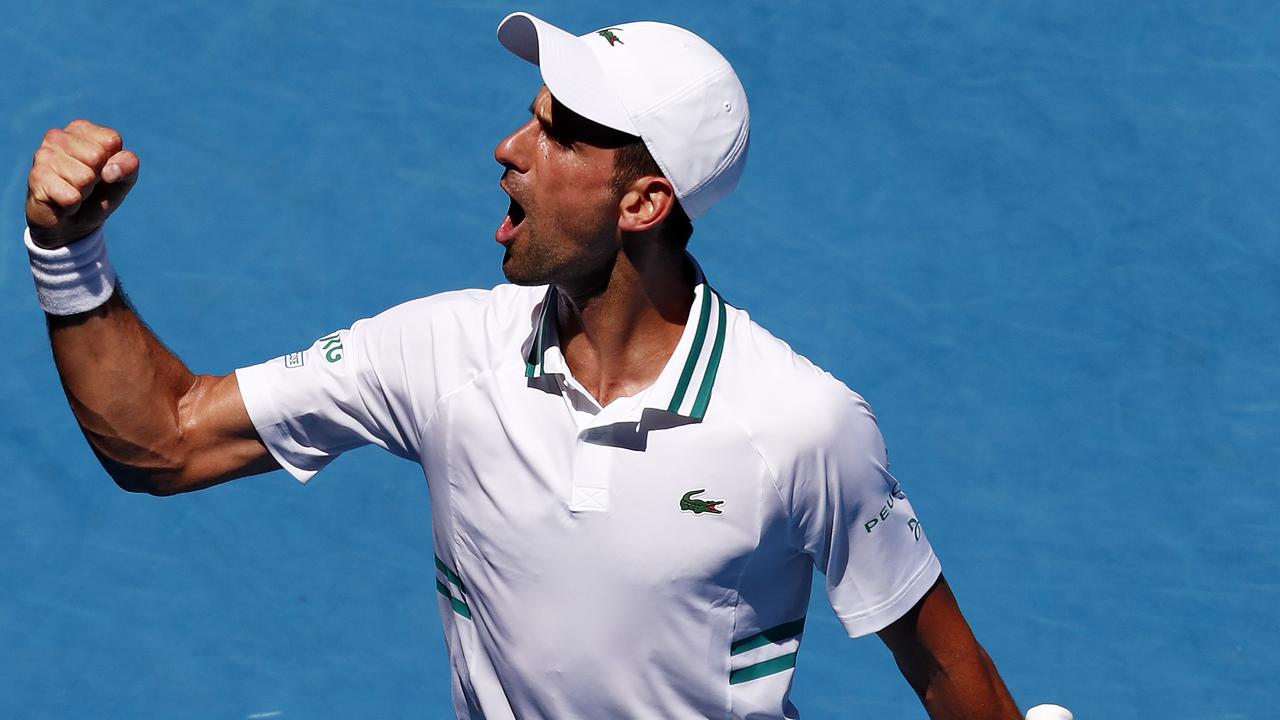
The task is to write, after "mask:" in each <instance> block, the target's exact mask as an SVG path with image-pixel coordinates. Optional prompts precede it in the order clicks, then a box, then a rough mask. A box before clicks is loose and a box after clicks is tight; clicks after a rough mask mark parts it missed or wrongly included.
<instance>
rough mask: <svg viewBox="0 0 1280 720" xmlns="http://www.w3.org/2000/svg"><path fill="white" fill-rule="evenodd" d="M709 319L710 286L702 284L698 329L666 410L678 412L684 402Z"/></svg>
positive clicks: (705, 336)
mask: <svg viewBox="0 0 1280 720" xmlns="http://www.w3.org/2000/svg"><path fill="white" fill-rule="evenodd" d="M710 320H711V286H710V285H705V284H704V285H703V286H702V309H701V310H699V311H698V330H697V332H695V333H694V334H693V345H692V346H691V347H690V348H689V357H688V359H686V360H685V361H684V370H683V371H682V372H681V373H680V382H679V384H677V385H676V392H675V394H674V395H672V396H671V404H670V405H668V406H667V412H673V413H678V412H680V404H681V403H683V402H684V394H685V392H686V391H688V389H689V381H690V380H692V379H693V371H694V370H696V369H697V367H698V356H699V355H701V354H702V345H703V343H705V342H706V341H707V323H708V322H710Z"/></svg>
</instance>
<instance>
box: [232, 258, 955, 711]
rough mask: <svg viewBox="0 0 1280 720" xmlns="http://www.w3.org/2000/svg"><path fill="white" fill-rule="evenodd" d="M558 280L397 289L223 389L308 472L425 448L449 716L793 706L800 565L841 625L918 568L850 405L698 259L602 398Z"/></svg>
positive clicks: (884, 606)
mask: <svg viewBox="0 0 1280 720" xmlns="http://www.w3.org/2000/svg"><path fill="white" fill-rule="evenodd" d="M554 303H555V298H554V291H553V290H550V289H548V288H546V287H541V288H525V287H515V286H508V285H504V286H499V287H497V288H494V289H493V290H490V291H479V290H469V291H461V292H454V293H445V294H441V295H436V296H432V297H428V298H423V299H420V300H415V301H412V302H409V303H405V304H404V305H400V306H398V307H395V308H392V309H391V310H388V311H386V312H384V313H382V314H380V315H378V316H376V317H374V318H371V319H368V320H361V321H359V322H357V323H355V324H354V325H353V326H352V327H351V328H350V329H349V330H342V331H339V332H337V333H334V334H330V335H327V336H325V337H324V338H322V339H321V341H318V342H317V343H316V344H315V345H313V346H312V347H311V348H309V349H308V350H306V351H303V353H302V355H301V361H299V359H298V356H297V355H296V354H294V355H291V356H290V357H292V358H293V359H292V360H291V361H286V358H284V357H282V358H277V359H275V360H271V361H268V362H266V363H263V364H261V365H256V366H253V367H249V368H242V369H240V370H238V371H237V376H238V379H239V382H240V389H241V393H242V395H243V397H244V401H245V405H246V407H247V408H248V411H249V415H250V417H251V418H252V419H253V422H254V425H255V426H256V427H257V429H258V431H259V433H260V434H261V435H262V438H263V441H264V442H265V443H266V445H267V447H268V448H269V449H270V451H271V453H272V454H273V455H274V456H275V457H276V459H277V460H279V461H280V464H281V465H282V466H283V467H284V468H285V469H286V470H288V471H289V472H290V473H291V474H292V475H294V476H295V477H296V478H298V479H299V480H302V481H304V482H305V481H306V480H307V479H309V478H310V477H311V476H312V475H314V474H315V472H317V471H318V470H320V469H321V468H323V467H324V466H325V465H326V464H327V463H328V462H329V461H331V460H332V459H333V458H334V457H336V456H337V455H339V454H340V453H342V452H343V451H345V450H347V449H350V448H353V447H357V446H360V445H363V444H367V443H373V444H376V445H379V446H381V447H383V448H386V449H388V450H390V451H392V452H394V453H396V454H398V455H401V456H403V457H407V458H411V459H413V460H416V461H418V462H420V463H421V465H422V467H423V470H424V472H425V475H426V478H427V483H428V487H429V491H430V495H431V512H432V528H433V536H434V540H435V547H436V556H437V557H436V587H437V590H439V599H440V612H441V618H442V620H443V623H444V628H445V637H446V641H447V644H448V647H449V654H450V660H451V665H452V669H453V700H454V707H455V711H456V712H457V714H458V716H459V717H470V718H514V717H520V718H569V717H592V718H596V717H601V718H602V717H619V718H621V717H662V718H706V717H747V716H750V717H761V718H764V717H777V718H781V717H792V716H793V715H794V712H795V709H794V707H793V706H792V705H791V703H790V700H789V699H788V693H789V691H790V687H791V677H792V673H793V671H794V668H795V664H796V658H797V655H798V651H799V646H800V642H801V639H802V636H803V629H804V617H805V613H806V609H807V605H808V597H809V583H810V579H811V577H812V570H813V568H814V567H815V566H816V567H817V568H818V569H819V570H820V571H822V572H823V573H824V574H825V577H826V588H827V595H828V597H829V599H830V601H831V604H832V607H833V608H834V609H835V611H836V614H837V616H838V617H839V618H840V620H841V622H842V623H843V624H844V626H845V629H846V630H847V631H848V633H849V634H850V635H851V636H857V635H863V634H867V633H871V632H875V631H877V630H879V629H881V628H883V627H884V626H886V625H888V624H889V623H891V622H893V621H894V620H896V619H897V618H898V617H901V615H902V614H903V613H905V612H906V611H907V610H909V609H910V608H911V607H912V606H913V605H914V604H915V603H916V602H917V601H918V600H919V599H920V598H921V597H922V596H923V595H924V593H925V592H926V591H927V590H928V589H929V588H930V587H931V586H932V585H933V583H934V582H935V581H936V579H937V577H938V575H939V573H940V567H939V565H938V561H937V559H936V558H935V556H934V554H933V552H932V550H931V548H930V546H929V543H928V540H927V539H926V538H925V536H924V534H923V532H922V531H921V530H920V523H919V521H918V519H917V518H916V516H915V514H914V512H913V510H912V509H911V506H910V503H909V502H908V501H907V499H906V495H905V494H904V493H903V492H902V489H901V487H900V486H899V485H898V483H897V481H896V480H895V479H894V478H893V476H892V475H890V474H889V471H888V468H887V461H886V458H885V452H884V446H883V444H882V442H881V438H880V433H879V430H878V429H877V427H876V424H875V419H874V417H873V416H872V415H871V412H870V409H869V408H868V407H867V405H866V403H865V402H863V400H862V398H860V397H859V396H858V395H856V394H855V393H853V392H852V391H850V390H849V389H848V388H846V387H845V386H844V385H843V384H841V383H840V382H839V381H838V380H835V379H834V378H832V377H831V376H830V375H828V374H827V373H824V372H823V371H822V370H820V369H818V368H817V367H815V366H814V365H812V364H811V363H809V362H808V361H807V360H805V359H804V358H803V357H801V356H799V355H797V354H796V353H794V352H793V351H792V350H791V349H790V348H789V347H788V346H787V345H786V344H785V343H783V342H781V341H779V340H777V339H776V338H774V337H773V336H772V335H770V334H769V333H767V332H766V331H764V330H763V329H762V328H760V327H759V326H757V325H756V324H754V323H753V322H751V320H750V319H749V318H748V317H747V315H746V313H745V312H743V311H741V310H739V309H737V308H733V307H731V306H729V305H728V304H726V303H725V302H724V301H723V300H722V299H720V297H719V296H718V295H717V294H716V293H715V292H714V291H713V290H712V289H711V288H710V287H709V286H708V285H707V284H706V283H705V282H703V281H702V280H701V277H700V276H699V281H698V285H697V289H696V292H695V299H694V303H693V306H692V307H691V308H690V314H689V320H688V323H687V325H686V327H685V330H684V333H683V335H682V336H681V339H680V341H679V344H678V345H677V347H676V349H675V352H674V353H673V355H672V357H671V359H670V360H669V361H668V362H667V364H666V366H665V367H664V369H663V370H662V372H661V374H660V375H659V377H658V379H657V380H656V381H655V382H654V384H653V385H652V386H651V387H650V388H648V389H647V390H645V391H643V392H641V393H639V394H637V395H636V396H634V397H628V398H618V399H617V400H615V401H614V402H611V403H610V404H609V405H607V406H605V407H603V408H602V407H599V406H598V405H597V404H596V403H595V401H594V400H593V399H591V397H590V395H589V394H588V393H586V391H585V390H584V389H583V388H582V387H581V386H580V385H579V384H578V383H577V382H576V381H575V380H574V379H573V378H572V375H571V373H570V372H569V370H568V367H567V365H566V364H565V363H564V359H563V356H561V355H560V350H559V345H558V339H557V336H556V332H555V312H554V311H555V308H554ZM335 337H336V339H335Z"/></svg>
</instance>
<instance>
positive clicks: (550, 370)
mask: <svg viewBox="0 0 1280 720" xmlns="http://www.w3.org/2000/svg"><path fill="white" fill-rule="evenodd" d="M689 260H690V262H691V263H692V264H693V268H694V290H693V305H691V306H690V308H689V317H688V318H687V319H686V320H685V326H684V332H683V333H681V335H680V341H679V342H678V343H677V344H676V348H675V350H674V351H673V352H672V353H671V358H670V359H669V360H667V364H666V366H665V367H663V369H662V373H661V374H660V375H659V376H658V379H657V380H655V381H654V383H653V385H652V386H651V387H650V388H649V389H648V390H647V391H645V392H646V394H645V402H644V403H642V404H641V405H640V406H639V408H638V410H640V409H643V408H653V409H656V410H662V411H665V412H668V413H672V414H674V415H679V416H681V417H685V418H689V419H691V420H697V421H700V420H702V418H703V416H704V415H705V414H706V412H707V407H708V406H709V405H710V403H711V390H712V388H713V387H714V386H715V381H716V373H717V372H718V371H719V369H720V359H721V356H722V355H723V354H724V344H725V334H726V331H727V326H728V323H727V322H726V311H725V302H724V300H723V299H722V298H721V297H720V295H719V293H717V292H716V291H715V290H714V289H712V287H711V285H710V284H708V283H707V280H706V277H705V276H704V275H703V274H702V268H701V267H699V266H698V263H697V262H696V261H694V260H693V258H692V257H690V258H689ZM557 295H558V293H557V291H556V288H555V286H554V285H551V286H548V287H547V292H546V294H545V295H544V296H543V298H542V304H541V307H540V308H536V309H535V310H536V312H535V314H534V317H536V321H535V323H536V324H535V326H534V329H533V335H532V337H531V338H530V342H529V348H528V351H527V353H526V354H525V373H524V374H525V377H528V378H541V377H543V376H546V375H564V376H567V375H569V366H568V365H567V364H566V363H565V360H564V355H562V354H561V352H560V336H559V331H558V329H557V318H556V303H557V301H558V298H557Z"/></svg>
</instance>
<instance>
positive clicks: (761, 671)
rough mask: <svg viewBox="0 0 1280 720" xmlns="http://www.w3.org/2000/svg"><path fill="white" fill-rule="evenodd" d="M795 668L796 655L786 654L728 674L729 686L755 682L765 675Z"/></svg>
mask: <svg viewBox="0 0 1280 720" xmlns="http://www.w3.org/2000/svg"><path fill="white" fill-rule="evenodd" d="M795 666H796V653H787V654H786V655H783V656H782V657H776V658H774V659H772V660H765V661H764V662H758V663H756V664H755V665H748V666H746V667H744V668H741V669H738V670H734V671H733V672H731V673H729V684H730V685H737V684H738V683H744V682H747V681H748V680H755V679H757V678H762V677H764V676H766V675H773V674H775V673H780V672H782V671H783V670H790V669H791V668H793V667H795Z"/></svg>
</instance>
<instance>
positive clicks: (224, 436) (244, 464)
mask: <svg viewBox="0 0 1280 720" xmlns="http://www.w3.org/2000/svg"><path fill="white" fill-rule="evenodd" d="M138 169H139V161H138V157H137V156H136V155H134V154H133V153H132V152H131V151H129V150H125V149H124V146H123V142H122V140H121V138H120V135H119V133H117V132H115V131H114V130H112V129H111V128H107V127H103V126H100V125H95V124H93V123H91V122H88V121H86V120H76V121H73V122H72V123H71V124H69V125H67V126H66V128H63V129H61V130H59V129H53V130H49V131H48V132H47V133H45V136H44V140H43V142H42V143H41V145H40V148H39V149H38V150H37V151H36V153H35V158H34V162H33V163H32V167H31V173H30V175H29V176H28V188H27V207H26V210H27V226H28V229H29V233H30V238H31V242H32V243H33V244H34V245H35V246H37V249H45V250H55V249H57V248H61V247H64V246H71V248H72V249H73V250H74V249H75V248H76V247H77V241H80V240H82V239H84V238H86V237H87V236H90V235H92V234H93V233H94V232H95V231H96V230H98V229H99V228H100V227H101V226H102V224H103V222H105V221H106V219H107V217H108V216H109V215H110V214H111V213H112V212H114V211H115V209H116V208H118V207H119V206H120V203H121V202H123V201H124V198H125V196H126V195H127V194H128V193H129V190H130V189H131V188H132V187H133V185H134V183H135V182H136V181H137V178H138ZM56 260H57V259H56V258H55V259H54V262H56ZM63 281H64V282H63V284H64V285H65V284H67V282H74V281H67V280H66V278H63ZM52 304H56V303H49V304H46V310H50V309H52V310H53V312H47V313H46V316H47V319H48V324H49V338H50V343H51V345H52V348H53V357H54V361H55V362H56V363H57V366H58V372H59V374H60V375H61V377H62V385H63V389H64V390H65V391H66V394H67V400H68V402H69V403H70V405H71V409H72V411H73V412H74V413H75V416H76V420H77V421H78V422H79V423H80V428H81V429H82V430H83V431H84V434H85V437H86V438H87V439H88V441H89V445H90V446H91V447H92V448H93V451H94V453H95V454H96V455H97V456H98V459H99V460H100V461H101V462H102V466H103V467H104V468H105V469H106V470H107V472H108V473H110V475H111V477H112V478H113V479H114V480H115V481H116V483H117V484H119V485H120V487H122V488H124V489H126V490H129V491H132V492H148V493H151V494H154V495H172V494H174V493H179V492H187V491H190V490H198V489H201V488H205V487H209V486H211V485H216V484H218V483H221V482H225V481H227V480H231V479H233V478H236V477H241V476H244V475H252V474H255V473H260V472H266V471H268V470H272V469H274V468H276V467H279V466H278V464H277V463H276V462H275V460H274V459H273V458H272V457H271V455H270V453H268V452H267V449H266V447H265V446H264V445H263V444H262V441H261V440H260V439H259V437H258V434H257V431H256V430H255V429H254V427H253V423H252V422H251V421H250V420H249V415H248V413H247V412H246V411H245V407H244V403H243V401H242V400H241V399H240V392H239V388H238V386H237V384H236V377H235V375H234V374H231V375H226V376H221V377H217V376H210V375H195V374H193V373H192V372H191V371H190V370H188V369H187V367H186V366H185V365H183V363H182V361H181V360H179V359H178V358H177V357H176V356H175V355H174V354H173V353H172V352H170V351H169V349H168V348H167V347H165V346H164V344H163V343H162V342H160V340H159V339H158V338H157V337H156V336H155V334H153V333H152V332H151V330H150V328H148V327H147V326H146V325H145V324H144V323H143V322H142V321H141V319H139V318H138V315H137V314H136V313H135V312H134V310H133V308H132V307H130V305H129V303H128V302H127V301H126V299H125V297H124V295H123V293H122V292H121V291H120V289H119V288H118V287H116V288H115V289H114V291H113V292H111V293H110V297H109V299H107V300H106V302H105V303H103V304H101V305H98V306H97V307H95V308H92V309H89V310H87V311H83V312H72V313H71V314H66V312H65V308H58V307H52V308H51V307H50V305H52ZM69 307H72V308H74V307H75V306H74V304H69Z"/></svg>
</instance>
